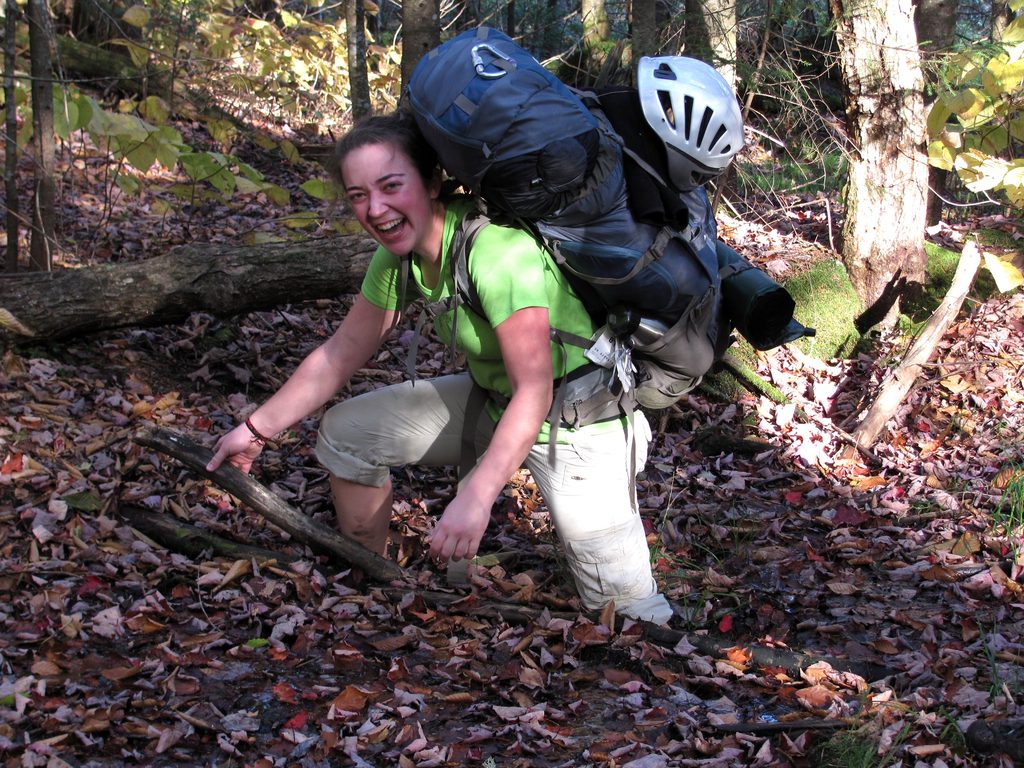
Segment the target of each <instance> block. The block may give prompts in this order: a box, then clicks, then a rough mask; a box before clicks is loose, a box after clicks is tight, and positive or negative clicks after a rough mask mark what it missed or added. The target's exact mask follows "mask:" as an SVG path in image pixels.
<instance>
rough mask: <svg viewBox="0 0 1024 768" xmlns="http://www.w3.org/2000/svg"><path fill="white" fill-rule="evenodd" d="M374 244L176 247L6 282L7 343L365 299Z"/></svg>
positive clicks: (336, 241) (1, 302) (0, 281)
mask: <svg viewBox="0 0 1024 768" xmlns="http://www.w3.org/2000/svg"><path fill="white" fill-rule="evenodd" d="M374 248H375V243H374V242H373V241H372V240H371V239H369V238H368V237H363V236H355V235H353V236H348V237H336V238H329V239H323V240H306V241H302V242H296V243H274V244H267V245H259V246H228V245H201V246H182V247H179V248H175V249H174V250H172V251H170V252H169V253H167V254H166V255H164V256H157V257H154V258H152V259H147V260H145V261H140V262H129V263H124V262H122V263H117V264H102V265H99V266H94V267H83V268H81V269H67V270H61V271H56V272H32V273H19V274H14V275H0V335H2V336H4V337H5V338H6V339H7V340H25V339H32V340H33V341H53V340H62V339H68V338H72V337H75V336H81V335H84V334H88V333H94V332H97V331H103V330H110V329H113V328H124V327H139V326H146V325H160V324H165V323H173V322H179V321H181V320H184V319H185V318H187V317H188V315H189V314H190V313H191V312H209V313H211V314H214V315H217V316H220V317H226V316H230V315H235V314H238V313H240V312H248V311H252V310H257V309H270V308H272V307H275V306H280V305H282V304H288V303H292V302H300V301H307V300H310V299H323V298H335V297H337V296H340V295H342V294H346V293H355V292H357V291H358V290H359V286H360V284H361V282H362V278H363V274H364V273H365V271H366V267H367V265H368V264H369V261H370V256H371V255H372V254H373V250H374Z"/></svg>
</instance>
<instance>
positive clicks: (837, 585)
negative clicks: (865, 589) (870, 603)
mask: <svg viewBox="0 0 1024 768" xmlns="http://www.w3.org/2000/svg"><path fill="white" fill-rule="evenodd" d="M825 586H826V587H828V588H829V591H831V592H834V593H835V594H837V595H855V594H857V592H859V591H860V590H859V589H858V587H857V585H856V584H851V583H850V582H848V581H843V580H841V579H832V580H831V581H827V582H825Z"/></svg>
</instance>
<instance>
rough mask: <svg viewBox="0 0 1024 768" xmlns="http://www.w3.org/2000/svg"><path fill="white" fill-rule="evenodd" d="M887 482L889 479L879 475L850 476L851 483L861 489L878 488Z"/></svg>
mask: <svg viewBox="0 0 1024 768" xmlns="http://www.w3.org/2000/svg"><path fill="white" fill-rule="evenodd" d="M887 482H888V481H887V480H886V479H885V478H884V477H880V476H878V475H871V476H869V477H851V478H850V485H852V486H853V487H854V488H856V489H857V490H859V491H869V490H871V489H872V488H878V487H879V486H882V485H885V484H886V483H887Z"/></svg>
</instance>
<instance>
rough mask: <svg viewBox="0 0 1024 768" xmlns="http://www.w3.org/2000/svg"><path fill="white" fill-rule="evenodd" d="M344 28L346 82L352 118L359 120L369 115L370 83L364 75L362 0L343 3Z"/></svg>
mask: <svg viewBox="0 0 1024 768" xmlns="http://www.w3.org/2000/svg"><path fill="white" fill-rule="evenodd" d="M345 27H346V29H347V31H348V34H347V35H346V37H347V39H348V80H349V83H350V84H351V86H352V88H351V91H350V94H351V95H350V99H351V101H352V117H354V118H355V119H356V120H359V119H360V118H362V117H366V116H367V115H369V114H370V81H369V78H368V77H367V75H366V10H365V9H364V7H363V0H348V2H346V3H345Z"/></svg>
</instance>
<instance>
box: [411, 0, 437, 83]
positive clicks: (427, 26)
mask: <svg viewBox="0 0 1024 768" xmlns="http://www.w3.org/2000/svg"><path fill="white" fill-rule="evenodd" d="M440 43H441V2H440V0H406V2H404V3H402V88H405V86H407V85H408V84H409V79H410V78H411V77H412V71H413V70H414V69H415V68H416V64H417V63H418V62H419V60H420V59H421V58H423V56H424V54H426V53H427V51H430V50H432V49H434V48H436V47H437V46H438V45H439V44H440Z"/></svg>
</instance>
